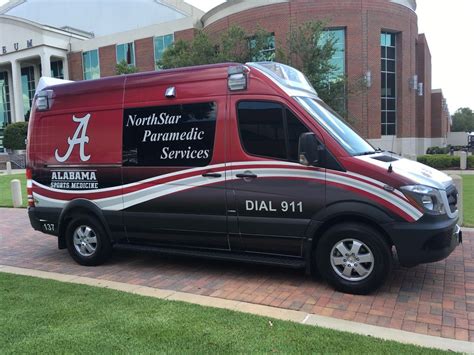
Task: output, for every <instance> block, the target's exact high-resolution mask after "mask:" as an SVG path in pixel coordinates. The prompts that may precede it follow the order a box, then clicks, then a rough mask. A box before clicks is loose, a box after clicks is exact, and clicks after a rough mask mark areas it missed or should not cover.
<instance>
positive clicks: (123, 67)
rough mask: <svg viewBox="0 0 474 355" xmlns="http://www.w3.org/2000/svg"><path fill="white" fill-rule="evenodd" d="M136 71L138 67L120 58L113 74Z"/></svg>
mask: <svg viewBox="0 0 474 355" xmlns="http://www.w3.org/2000/svg"><path fill="white" fill-rule="evenodd" d="M136 72H138V68H137V67H136V66H134V65H129V64H128V63H127V61H126V60H122V61H121V62H120V63H117V65H116V66H115V74H117V75H122V74H133V73H136Z"/></svg>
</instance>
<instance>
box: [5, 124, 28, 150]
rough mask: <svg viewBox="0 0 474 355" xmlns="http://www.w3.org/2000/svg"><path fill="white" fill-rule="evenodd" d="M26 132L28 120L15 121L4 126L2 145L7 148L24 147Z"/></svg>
mask: <svg viewBox="0 0 474 355" xmlns="http://www.w3.org/2000/svg"><path fill="white" fill-rule="evenodd" d="M27 133H28V122H16V123H12V124H9V125H8V126H7V127H6V128H5V133H4V135H3V146H4V147H5V148H7V149H25V148H26V144H25V140H26V135H27Z"/></svg>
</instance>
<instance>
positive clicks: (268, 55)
mask: <svg viewBox="0 0 474 355" xmlns="http://www.w3.org/2000/svg"><path fill="white" fill-rule="evenodd" d="M264 41H265V43H264V45H263V49H261V50H259V51H258V53H257V54H256V55H255V56H254V57H253V58H252V61H254V62H273V61H274V60H275V34H274V33H272V34H271V35H270V36H268V37H267V38H266V39H265V40H264ZM249 45H250V48H255V46H256V45H257V40H256V39H255V37H253V38H250V40H249Z"/></svg>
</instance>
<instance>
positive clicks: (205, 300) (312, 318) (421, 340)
mask: <svg viewBox="0 0 474 355" xmlns="http://www.w3.org/2000/svg"><path fill="white" fill-rule="evenodd" d="M0 272H4V273H10V274H16V275H25V276H34V277H39V278H43V279H50V280H56V281H62V282H69V283H75V284H82V285H89V286H95V287H102V288H109V289H113V290H117V291H123V292H129V293H133V294H137V295H142V296H148V297H155V298H159V299H165V300H173V301H182V302H188V303H193V304H198V305H202V306H207V307H215V308H224V309H229V310H233V311H239V312H244V313H250V314H255V315H259V316H265V317H271V318H275V319H281V320H287V321H292V322H296V323H300V324H306V325H313V326H318V327H323V328H328V329H333V330H340V331H347V332H350V333H355V334H361V335H368V336H372V337H375V338H380V339H384V340H393V341H397V342H400V343H404V344H413V345H419V346H423V347H427V348H437V349H442V350H448V351H457V352H461V353H469V354H474V343H471V342H468V341H461V340H455V339H448V338H440V337H435V336H430V335H424V334H418V333H411V332H407V331H403V330H398V329H391V328H384V327H379V326H374V325H370V324H362V323H357V322H352V321H347V320H342V319H336V318H330V317H325V316H320V315H316V314H310V313H306V312H301V311H293V310H289V309H283V308H276V307H270V306H264V305H258V304H253V303H247V302H240V301H233V300H226V299H222V298H216V297H210V296H201V295H194V294H191V293H185V292H177V291H172V290H163V289H157V288H152V287H147V286H139V285H131V284H127V283H122V282H115V281H107V280H100V279H94V278H90V277H82V276H75V275H66V274H60V273H56V272H47V271H40V270H34V269H26V268H18V267H13V266H7V265H0Z"/></svg>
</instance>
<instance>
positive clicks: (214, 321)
mask: <svg viewBox="0 0 474 355" xmlns="http://www.w3.org/2000/svg"><path fill="white" fill-rule="evenodd" d="M0 300H1V302H0V352H1V353H2V354H7V353H15V354H23V353H88V354H90V353H104V354H107V353H132V352H133V353H155V352H160V353H164V352H166V353H211V352H212V353H214V352H217V353H272V352H279V353H310V352H319V353H329V352H331V353H347V354H349V353H351V354H353V353H368V352H371V353H393V354H399V353H406V354H422V353H426V354H433V353H437V351H435V350H429V349H425V348H421V347H417V346H412V345H403V344H399V343H396V342H391V341H383V340H378V339H374V338H371V337H366V336H361V335H355V334H350V333H343V332H338V331H333V330H327V329H323V328H316V327H313V326H305V325H301V324H296V323H292V322H286V321H280V320H274V319H271V323H272V324H270V319H269V318H265V317H259V316H254V315H249V314H245V313H239V312H233V311H228V310H223V309H214V308H209V307H202V306H198V305H192V304H188V303H183V302H174V301H165V300H159V299H154V298H151V297H143V296H138V295H133V294H128V293H124V292H119V291H114V290H109V289H102V288H95V287H90V286H84V285H75V284H68V283H62V282H58V281H51V280H44V279H39V278H33V277H26V276H18V275H10V274H5V273H0ZM413 336H414V337H416V335H415V334H414V335H413ZM439 353H441V352H439Z"/></svg>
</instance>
